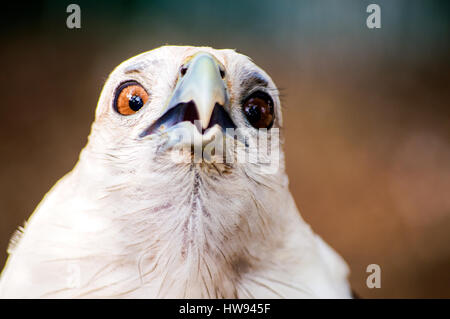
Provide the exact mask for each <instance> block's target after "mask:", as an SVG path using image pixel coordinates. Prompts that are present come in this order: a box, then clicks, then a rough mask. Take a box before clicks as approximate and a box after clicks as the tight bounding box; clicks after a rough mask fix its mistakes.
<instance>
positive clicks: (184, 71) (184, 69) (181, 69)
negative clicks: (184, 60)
mask: <svg viewBox="0 0 450 319" xmlns="http://www.w3.org/2000/svg"><path fill="white" fill-rule="evenodd" d="M187 69H188V68H187V66H184V65H182V66H181V68H180V73H181V76H184V75H185V74H186V72H187Z"/></svg>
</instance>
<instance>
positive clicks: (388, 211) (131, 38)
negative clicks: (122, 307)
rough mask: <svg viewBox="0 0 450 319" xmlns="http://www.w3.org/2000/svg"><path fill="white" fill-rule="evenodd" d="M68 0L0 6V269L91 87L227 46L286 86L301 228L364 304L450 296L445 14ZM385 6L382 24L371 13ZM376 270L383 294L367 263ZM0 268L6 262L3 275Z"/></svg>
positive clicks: (435, 10) (310, 4)
mask: <svg viewBox="0 0 450 319" xmlns="http://www.w3.org/2000/svg"><path fill="white" fill-rule="evenodd" d="M69 3H70V2H67V1H58V2H56V1H55V2H52V1H34V2H30V3H20V4H19V3H11V2H9V3H7V4H2V10H1V19H0V37H1V52H0V70H1V72H0V73H1V77H0V88H1V89H0V92H1V98H0V112H1V116H0V149H1V156H0V264H1V265H3V262H4V261H5V260H6V248H7V245H8V241H9V238H10V236H11V235H12V234H13V232H14V230H15V229H16V228H17V226H19V225H21V224H23V222H24V221H25V220H26V219H27V218H28V216H29V215H30V213H31V212H32V211H33V210H34V208H35V207H36V205H37V204H38V203H39V201H40V200H41V198H42V197H43V195H44V194H45V193H46V192H47V191H48V190H49V189H50V187H51V186H52V185H53V184H54V183H55V182H56V181H57V180H58V179H59V178H60V177H61V176H63V175H64V174H65V173H66V172H68V171H70V170H71V168H72V167H73V165H74V164H75V163H76V161H77V157H78V153H79V151H80V150H81V148H82V147H83V146H84V145H85V143H86V137H87V136H88V134H89V130H90V124H91V122H92V120H93V118H94V109H95V106H96V102H97V98H98V95H99V93H100V90H101V87H102V85H103V83H104V81H105V79H106V77H107V76H108V74H109V72H110V71H112V69H113V68H114V67H115V66H116V65H117V64H119V63H120V62H121V61H123V60H125V59H126V58H129V57H131V56H133V55H135V54H138V53H140V52H142V51H146V50H150V49H152V48H155V47H158V46H160V45H164V44H177V45H207V46H213V47H215V48H235V49H237V50H238V51H239V52H242V53H244V54H247V55H249V56H250V57H252V58H253V60H254V61H255V62H256V63H257V64H258V65H260V66H261V67H263V68H264V69H265V70H266V71H267V72H268V73H269V74H270V75H271V76H272V77H273V79H274V80H275V82H276V83H277V84H278V86H279V87H280V88H281V89H282V98H283V104H284V106H285V110H284V118H285V133H286V146H285V149H286V153H287V170H288V173H289V176H290V187H291V190H292V192H293V194H294V197H295V199H296V202H297V204H298V206H299V208H300V210H301V213H302V215H303V217H304V218H305V219H306V220H307V221H308V222H309V223H310V224H311V225H312V227H313V229H314V230H315V231H316V232H317V233H319V234H320V235H321V236H322V237H323V238H324V239H325V240H326V241H327V242H328V243H330V244H331V245H332V246H333V247H334V248H336V249H337V250H338V251H339V252H340V253H341V254H342V255H343V256H344V258H345V259H346V260H347V261H348V263H349V265H350V268H351V271H352V273H351V277H350V280H351V284H352V286H353V288H354V290H355V291H356V292H357V293H358V294H359V295H360V296H362V297H386V298H392V297H393V298H399V297H401V298H403V297H407V298H408V297H425V298H429V297H450V271H449V270H450V246H449V242H450V103H449V100H450V72H449V71H450V63H449V62H450V43H449V39H450V17H449V15H450V3H448V2H445V1H425V0H423V1H417V0H408V1H406V0H396V1H381V0H373V1H359V0H343V1H312V0H311V1H267V0H257V1H222V2H218V1H217V2H213V1H197V0H191V1H181V0H180V1H162V0H161V1H114V2H113V1H96V2H95V4H94V3H92V2H90V1H76V3H77V4H79V5H80V7H81V26H82V28H81V29H73V30H70V29H68V28H67V27H66V18H67V16H68V13H66V7H67V5H68V4H69ZM370 3H377V4H379V5H380V6H381V21H382V28H381V29H372V30H370V29H368V28H367V27H366V18H367V16H368V13H366V7H367V5H368V4H370ZM372 263H376V264H379V265H380V266H381V270H382V282H381V288H380V289H368V288H367V286H366V284H365V282H366V278H367V276H368V274H367V273H366V267H367V265H369V264H372ZM0 267H1V266H0Z"/></svg>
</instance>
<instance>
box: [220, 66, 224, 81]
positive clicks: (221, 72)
mask: <svg viewBox="0 0 450 319" xmlns="http://www.w3.org/2000/svg"><path fill="white" fill-rule="evenodd" d="M219 72H220V76H221V77H222V79H223V78H224V77H225V70H224V69H222V68H220V67H219Z"/></svg>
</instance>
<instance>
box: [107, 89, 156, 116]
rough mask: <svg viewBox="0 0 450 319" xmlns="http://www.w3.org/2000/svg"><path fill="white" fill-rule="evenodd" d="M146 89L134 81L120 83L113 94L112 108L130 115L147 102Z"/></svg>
mask: <svg viewBox="0 0 450 319" xmlns="http://www.w3.org/2000/svg"><path fill="white" fill-rule="evenodd" d="M148 99H149V95H148V93H147V91H146V90H145V89H144V88H143V86H142V85H140V84H139V83H138V82H136V81H127V82H124V83H122V84H120V85H119V86H118V87H117V89H116V92H115V95H114V102H113V106H114V109H115V110H116V111H117V112H118V113H120V114H122V115H131V114H134V113H136V112H137V111H139V110H140V109H141V108H142V107H143V106H144V105H145V103H147V101H148Z"/></svg>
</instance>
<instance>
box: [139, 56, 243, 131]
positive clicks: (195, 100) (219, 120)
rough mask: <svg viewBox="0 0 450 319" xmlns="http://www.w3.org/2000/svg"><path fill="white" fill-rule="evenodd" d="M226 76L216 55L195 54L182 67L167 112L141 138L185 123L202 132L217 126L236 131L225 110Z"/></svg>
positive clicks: (226, 98) (226, 100)
mask: <svg viewBox="0 0 450 319" xmlns="http://www.w3.org/2000/svg"><path fill="white" fill-rule="evenodd" d="M224 76H225V70H224V68H223V66H222V65H221V64H220V62H219V61H217V60H216V59H215V57H214V56H212V55H211V54H209V53H205V52H200V53H197V54H195V55H194V56H193V57H192V58H191V59H190V60H189V61H188V62H187V63H185V64H184V65H183V66H182V68H181V71H180V76H179V79H178V82H177V84H176V87H175V90H174V93H173V95H172V97H171V99H170V100H169V103H168V105H167V107H166V111H165V112H164V114H163V115H162V116H161V117H160V118H159V119H158V120H157V121H156V122H155V123H153V124H152V125H151V126H150V127H149V128H148V129H147V130H145V131H144V132H143V134H142V135H141V136H145V135H149V134H152V133H155V132H158V131H163V130H164V129H166V128H170V127H171V126H174V125H176V124H178V123H180V122H185V121H189V122H191V123H193V124H195V125H196V126H197V129H198V130H199V131H200V133H204V132H205V131H206V130H207V129H208V128H211V127H212V126H213V125H215V124H219V125H220V126H221V127H222V129H226V128H228V127H233V128H234V127H235V126H234V123H233V121H232V120H231V118H230V117H229V115H228V113H227V112H226V111H225V109H224V106H226V105H228V102H229V97H228V92H227V88H226V82H225V80H224Z"/></svg>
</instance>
